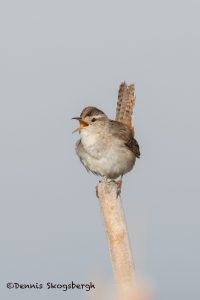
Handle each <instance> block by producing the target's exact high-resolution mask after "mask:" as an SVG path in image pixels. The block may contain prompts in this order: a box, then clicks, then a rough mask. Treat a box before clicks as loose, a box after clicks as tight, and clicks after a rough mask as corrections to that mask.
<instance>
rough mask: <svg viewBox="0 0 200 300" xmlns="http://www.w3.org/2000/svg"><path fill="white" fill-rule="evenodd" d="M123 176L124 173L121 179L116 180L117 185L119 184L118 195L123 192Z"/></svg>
mask: <svg viewBox="0 0 200 300" xmlns="http://www.w3.org/2000/svg"><path fill="white" fill-rule="evenodd" d="M122 177H123V174H122V175H121V178H120V180H118V181H115V183H116V186H117V197H118V196H119V195H120V194H121V188H122Z"/></svg>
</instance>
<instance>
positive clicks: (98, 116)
mask: <svg viewBox="0 0 200 300" xmlns="http://www.w3.org/2000/svg"><path fill="white" fill-rule="evenodd" d="M72 119H75V120H78V121H79V123H80V127H78V128H77V129H75V130H74V131H73V133H74V132H76V131H79V132H80V133H82V132H83V130H84V131H87V132H88V133H89V132H96V133H97V132H98V131H102V129H103V128H104V127H105V125H106V124H107V122H108V117H107V116H106V114H104V112H103V111H101V110H100V109H98V108H96V107H92V106H88V107H86V108H84V109H83V111H82V112H81V115H80V117H75V118H72Z"/></svg>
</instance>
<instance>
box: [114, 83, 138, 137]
mask: <svg viewBox="0 0 200 300" xmlns="http://www.w3.org/2000/svg"><path fill="white" fill-rule="evenodd" d="M135 98H136V97H135V86H134V84H131V85H129V86H127V84H126V83H125V82H122V83H121V84H120V87H119V92H118V100H117V108H116V117H115V120H116V121H118V122H121V123H123V124H125V125H126V126H127V127H129V128H130V129H131V130H133V135H134V127H133V124H132V115H133V109H134V106H135Z"/></svg>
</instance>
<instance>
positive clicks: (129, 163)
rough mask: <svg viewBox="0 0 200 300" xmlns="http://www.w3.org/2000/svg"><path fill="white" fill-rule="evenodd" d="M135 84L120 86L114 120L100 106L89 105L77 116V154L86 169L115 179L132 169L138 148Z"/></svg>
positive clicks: (138, 151) (137, 154) (138, 154)
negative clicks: (78, 134)
mask: <svg viewBox="0 0 200 300" xmlns="http://www.w3.org/2000/svg"><path fill="white" fill-rule="evenodd" d="M134 90H135V89H134V85H130V86H127V85H126V83H122V84H121V85H120V89H119V94H118V101H117V110H116V120H111V119H109V118H108V117H107V115H106V114H105V113H104V112H103V111H101V110H100V109H98V108H96V107H92V106H88V107H86V108H84V109H83V111H82V112H81V115H80V117H75V118H73V119H76V120H78V121H79V122H80V127H79V128H77V129H76V130H74V132H76V131H79V133H80V139H79V140H78V142H77V143H76V153H77V155H78V157H79V158H80V160H81V162H82V163H83V165H84V166H85V168H86V169H87V170H88V171H91V172H92V173H94V174H96V175H99V176H102V177H104V176H105V177H107V178H109V179H116V178H118V177H119V176H123V175H124V174H126V173H127V172H129V171H131V170H132V168H133V166H134V164H135V161H136V158H139V157H140V149H139V145H138V143H137V141H136V140H135V138H134V130H133V127H132V113H133V107H134V104H135V94H134Z"/></svg>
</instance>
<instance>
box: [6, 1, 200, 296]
mask: <svg viewBox="0 0 200 300" xmlns="http://www.w3.org/2000/svg"><path fill="white" fill-rule="evenodd" d="M199 8H200V7H199V1H178V0H175V1H172V0H169V1H156V0H152V1H113V0H112V1H89V0H85V1H60V0H59V1H44V0H42V1H41V0H40V1H38V0H36V1H22V0H18V1H0V82H1V88H0V99H1V107H0V130H1V139H0V149H1V162H0V165H1V167H0V185H1V187H0V199H1V209H0V224H1V225H0V239H1V255H0V265H1V270H0V282H1V285H0V295H1V298H2V299H4V300H7V299H8V300H12V299H20V300H23V299H27V298H28V299H30V300H34V299H43V300H45V299H47V298H48V299H49V298H50V299H66V298H67V299H75V300H80V299H87V294H86V293H81V292H73V293H69V294H67V295H66V294H65V293H63V292H60V291H58V292H55V291H54V292H53V291H52V292H47V291H45V290H42V291H14V290H7V289H6V287H5V284H6V282H10V281H11V282H12V281H14V282H21V283H23V282H25V283H29V282H30V283H32V282H47V281H53V282H61V283H62V282H67V281H70V280H74V281H77V282H87V281H91V280H93V281H95V280H96V278H97V277H98V276H99V277H101V278H104V279H105V280H106V281H107V282H108V283H109V282H111V283H112V280H113V279H112V269H111V263H110V257H109V252H108V249H107V241H106V238H105V233H104V228H103V225H102V220H101V216H100V211H99V206H98V202H97V199H96V198H95V185H96V183H97V181H98V178H97V177H95V176H94V175H90V174H87V172H86V171H85V169H84V168H83V166H82V165H81V164H80V162H79V160H78V158H77V157H76V155H75V151H74V145H75V142H76V140H77V139H78V135H72V134H71V132H72V130H73V129H74V128H75V126H76V124H75V123H74V121H71V117H74V116H77V115H78V114H79V113H80V111H81V110H82V109H83V107H84V106H86V105H94V106H97V107H99V108H100V109H102V110H104V111H105V112H106V113H107V114H108V115H109V116H110V117H114V112H115V101H116V97H117V90H118V86H119V84H120V82H121V81H123V80H126V81H127V82H128V83H132V82H134V83H135V84H136V92H137V103H136V110H135V127H136V138H137V140H138V142H139V144H140V147H141V159H140V160H139V161H138V162H137V164H136V167H135V169H134V171H133V172H131V173H130V174H128V175H127V176H125V177H124V182H123V191H122V196H123V203H124V208H125V212H126V216H127V222H128V226H129V234H130V239H131V243H132V248H133V253H134V258H135V264H136V268H137V273H138V276H141V277H144V278H146V280H147V281H149V282H151V285H152V286H153V287H154V289H155V292H156V295H157V299H162V300H169V299H170V300H177V299H181V300H188V299H191V300H197V299H199V298H200V292H199V268H200V259H199V253H200V242H199V225H200V220H199V209H200V205H199V171H200V170H199V153H200V143H199V138H198V136H199V108H200V105H199V99H200V87H199V70H200V60H199V53H200V40H199V28H200V13H199ZM97 289H98V284H97Z"/></svg>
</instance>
